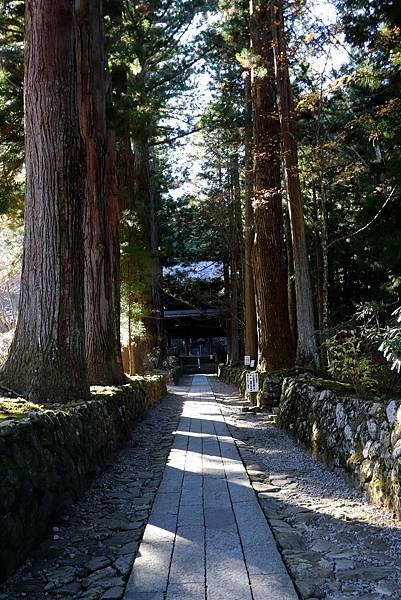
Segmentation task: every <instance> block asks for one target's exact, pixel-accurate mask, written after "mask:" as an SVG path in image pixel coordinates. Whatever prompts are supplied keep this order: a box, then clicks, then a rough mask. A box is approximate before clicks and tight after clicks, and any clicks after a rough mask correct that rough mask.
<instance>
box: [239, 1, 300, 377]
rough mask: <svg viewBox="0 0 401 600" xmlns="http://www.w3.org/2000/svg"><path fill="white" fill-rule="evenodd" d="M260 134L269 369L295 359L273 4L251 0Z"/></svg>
mask: <svg viewBox="0 0 401 600" xmlns="http://www.w3.org/2000/svg"><path fill="white" fill-rule="evenodd" d="M250 14H251V22H250V26H251V47H252V52H253V54H254V55H256V57H257V59H256V64H255V65H254V67H253V68H252V104H253V117H254V119H253V132H254V161H255V162H254V168H255V192H254V201H253V207H254V216H255V239H254V267H255V290H256V300H257V313H258V333H259V367H260V368H261V369H263V370H267V371H275V370H278V369H283V368H287V367H290V366H292V365H293V363H294V350H293V344H292V335H291V330H290V323H289V315H288V298H287V282H286V274H285V268H284V244H283V209H282V197H281V177H280V138H279V133H280V126H279V116H278V114H277V106H276V90H275V85H274V56H273V49H272V39H271V27H272V22H271V18H272V15H271V12H270V6H267V3H265V2H263V1H262V0H255V1H253V0H251V3H250Z"/></svg>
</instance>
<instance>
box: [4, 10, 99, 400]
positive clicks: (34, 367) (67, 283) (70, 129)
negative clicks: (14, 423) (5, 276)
mask: <svg viewBox="0 0 401 600" xmlns="http://www.w3.org/2000/svg"><path fill="white" fill-rule="evenodd" d="M74 20H75V19H74V1H73V0H40V1H38V0H27V2H26V29H25V32H26V33H25V35H26V47H25V80H24V91H25V150H26V196H25V235H24V256H23V268H22V280H21V299H20V310H19V317H18V323H17V328H16V333H15V337H14V341H13V343H12V346H11V349H10V354H9V357H8V360H7V362H6V365H5V367H4V369H3V371H2V374H1V380H2V383H3V384H4V385H7V386H8V387H10V388H12V389H14V390H16V391H18V392H19V393H21V394H23V395H24V396H26V397H28V398H29V399H31V400H38V401H41V402H65V401H71V400H77V399H79V398H83V397H85V396H87V395H88V394H89V387H88V384H87V373H86V366H85V353H84V320H83V314H84V311H83V272H84V261H83V235H82V217H83V198H84V178H85V170H84V153H83V149H82V141H81V137H80V133H79V122H78V111H77V103H76V94H75V75H76V73H75V57H74Z"/></svg>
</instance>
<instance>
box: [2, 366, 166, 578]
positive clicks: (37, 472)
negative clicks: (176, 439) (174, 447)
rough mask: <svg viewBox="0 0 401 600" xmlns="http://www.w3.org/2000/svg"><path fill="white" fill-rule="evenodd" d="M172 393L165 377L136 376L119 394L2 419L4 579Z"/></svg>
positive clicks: (101, 391)
mask: <svg viewBox="0 0 401 600" xmlns="http://www.w3.org/2000/svg"><path fill="white" fill-rule="evenodd" d="M165 394H166V384H165V379H164V377H163V376H147V377H133V378H132V383H129V384H127V385H123V386H120V387H104V388H92V394H91V398H90V399H89V400H87V401H83V402H80V403H75V404H68V405H62V406H45V407H38V408H37V409H36V408H33V409H32V410H30V412H28V413H27V414H26V415H25V414H22V416H21V415H19V417H18V418H16V417H13V414H12V412H11V411H10V417H9V418H8V416H7V414H6V415H5V418H3V419H2V420H0V473H1V485H0V579H4V578H6V577H8V576H9V575H10V574H11V573H12V572H13V571H15V569H16V568H17V567H18V565H19V564H21V563H22V562H23V561H24V560H25V559H26V558H27V557H28V556H29V554H30V553H31V551H32V549H33V548H34V547H35V546H36V545H37V544H38V543H39V542H40V541H41V540H42V539H43V538H44V536H45V535H46V534H47V532H48V529H49V527H50V525H51V523H52V522H54V520H55V518H56V517H57V515H59V514H60V513H61V512H62V511H63V509H64V508H66V507H67V506H68V505H69V504H71V503H72V502H73V501H74V500H75V499H76V498H78V497H79V496H80V495H81V494H82V492H83V491H84V490H85V489H86V488H87V487H88V485H89V483H90V482H91V480H92V479H93V477H94V476H95V475H96V474H97V473H99V472H100V471H101V470H102V469H103V468H104V467H105V465H106V464H107V463H108V461H109V459H110V457H111V456H112V454H113V452H114V451H115V450H117V449H118V448H119V447H120V446H121V445H122V443H123V442H124V440H126V439H127V437H128V435H129V432H130V430H131V429H132V427H133V425H134V423H135V422H136V421H138V419H140V418H141V417H142V416H143V415H144V414H145V413H146V412H147V410H148V409H149V408H150V407H151V406H152V405H154V404H156V403H158V402H159V401H160V400H161V399H162V398H163V396H164V395H165ZM10 403H11V401H10ZM3 417H4V415H3Z"/></svg>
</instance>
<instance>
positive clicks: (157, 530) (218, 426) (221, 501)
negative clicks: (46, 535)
mask: <svg viewBox="0 0 401 600" xmlns="http://www.w3.org/2000/svg"><path fill="white" fill-rule="evenodd" d="M206 598H207V600H226V599H229V600H276V599H280V600H296V599H297V598H298V595H297V594H296V592H295V589H294V586H293V584H292V581H291V579H290V577H289V575H288V573H287V571H286V568H285V566H284V563H283V560H282V558H281V556H280V554H279V552H278V550H277V546H276V542H275V540H274V537H273V535H272V532H271V530H270V527H269V525H268V523H267V521H266V517H265V515H264V513H263V511H262V510H261V508H260V506H259V503H258V500H257V497H256V494H255V492H254V490H253V488H252V486H251V483H250V480H249V477H248V475H247V473H246V471H245V469H244V466H243V463H242V461H241V458H240V455H239V454H238V450H237V448H236V445H235V443H234V440H233V438H232V436H231V434H230V432H229V430H228V428H227V426H226V424H225V422H224V418H223V416H222V414H221V410H220V408H219V406H218V404H217V402H216V400H215V396H214V394H213V392H212V390H211V387H210V378H209V377H205V376H202V375H199V376H194V377H193V378H192V385H191V387H190V390H189V392H188V397H187V399H186V400H185V402H184V408H183V413H182V416H181V420H180V423H179V425H178V430H177V432H176V435H175V440H174V443H173V446H172V449H171V452H170V455H169V458H168V462H167V465H166V469H165V471H164V474H163V478H162V481H161V484H160V487H159V490H158V493H157V496H156V499H155V502H154V505H153V509H152V512H151V514H150V517H149V521H148V524H147V526H146V528H145V532H144V535H143V539H142V542H141V545H140V547H139V551H138V554H137V557H136V560H135V562H134V565H133V569H132V573H131V576H130V578H129V581H128V585H127V588H126V592H125V595H124V600H151V599H152V600H206Z"/></svg>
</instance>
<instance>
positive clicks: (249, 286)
mask: <svg viewBox="0 0 401 600" xmlns="http://www.w3.org/2000/svg"><path fill="white" fill-rule="evenodd" d="M245 86H246V87H245V102H246V108H245V110H246V124H245V193H244V198H245V199H244V204H245V211H244V246H245V257H244V258H245V260H244V283H245V285H244V287H245V289H244V317H245V319H244V320H245V336H244V343H245V354H246V355H248V356H250V357H251V359H252V360H256V359H257V356H258V330H257V318H256V302H255V281H254V265H253V245H254V241H255V226H254V215H253V207H252V199H253V187H254V178H253V135H252V102H251V79H250V77H249V76H248V77H247V79H246V83H245Z"/></svg>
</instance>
